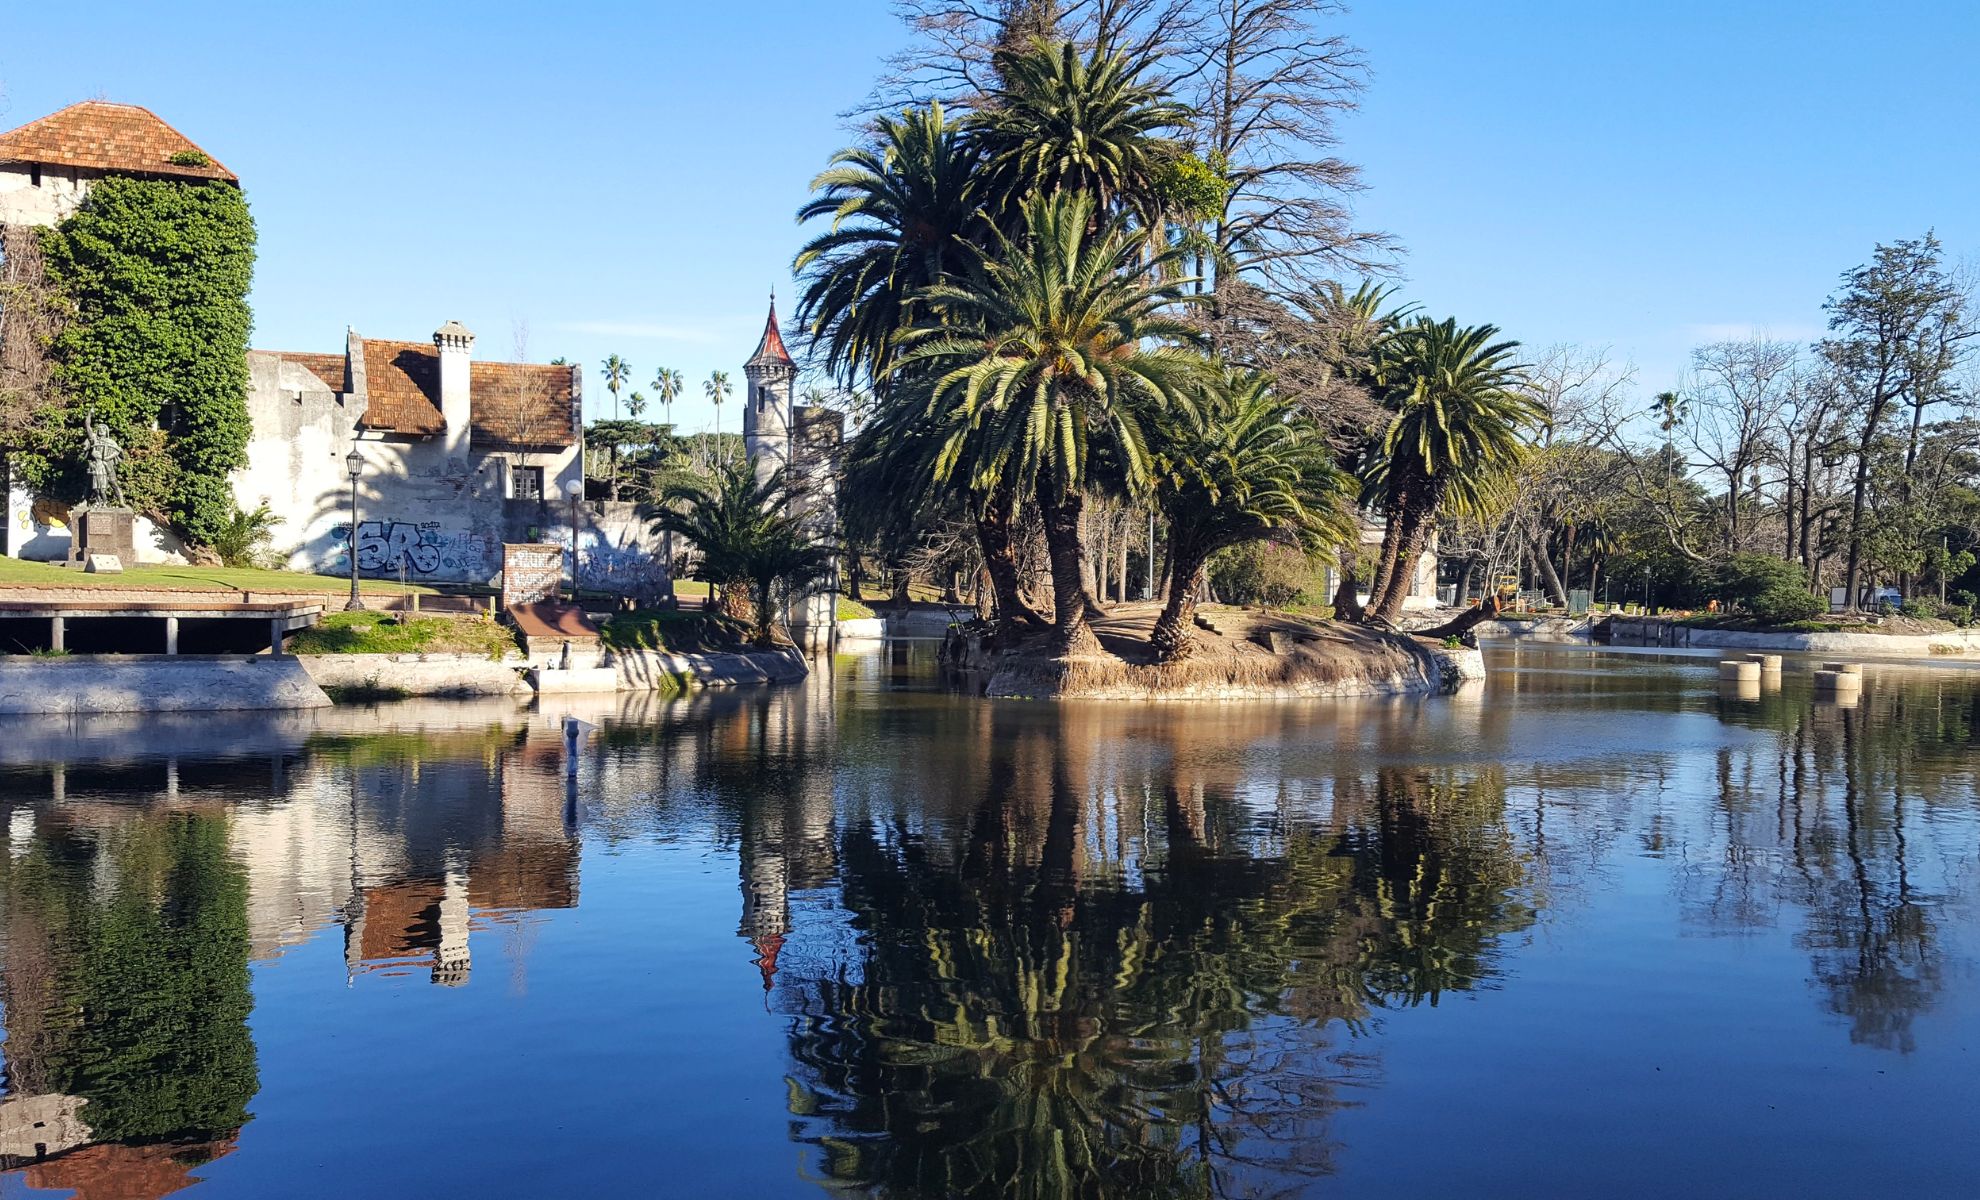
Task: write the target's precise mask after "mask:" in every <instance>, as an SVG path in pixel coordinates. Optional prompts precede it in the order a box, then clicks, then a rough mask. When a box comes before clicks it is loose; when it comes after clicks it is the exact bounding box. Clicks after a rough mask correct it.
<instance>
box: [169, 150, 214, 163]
mask: <svg viewBox="0 0 1980 1200" xmlns="http://www.w3.org/2000/svg"><path fill="white" fill-rule="evenodd" d="M169 161H170V162H171V163H172V165H173V166H178V167H210V166H212V165H213V160H212V159H210V158H208V157H206V155H204V154H201V153H200V152H199V151H197V150H174V151H173V152H172V153H171V155H170V157H169Z"/></svg>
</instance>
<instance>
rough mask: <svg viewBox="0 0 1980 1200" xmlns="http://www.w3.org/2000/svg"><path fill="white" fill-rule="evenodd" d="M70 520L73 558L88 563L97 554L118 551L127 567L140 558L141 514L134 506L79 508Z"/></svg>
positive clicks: (70, 553)
mask: <svg viewBox="0 0 1980 1200" xmlns="http://www.w3.org/2000/svg"><path fill="white" fill-rule="evenodd" d="M69 524H70V528H71V529H72V530H74V532H75V536H74V537H73V538H72V539H70V542H69V561H70V562H77V563H86V562H88V561H89V559H90V556H91V555H93V554H108V555H114V556H116V558H117V561H118V562H120V563H122V564H123V565H124V566H127V567H128V566H132V565H134V564H135V563H136V562H137V514H136V513H134V512H132V511H131V510H130V509H128V508H77V509H75V510H74V511H73V512H72V513H71V514H70V521H69Z"/></svg>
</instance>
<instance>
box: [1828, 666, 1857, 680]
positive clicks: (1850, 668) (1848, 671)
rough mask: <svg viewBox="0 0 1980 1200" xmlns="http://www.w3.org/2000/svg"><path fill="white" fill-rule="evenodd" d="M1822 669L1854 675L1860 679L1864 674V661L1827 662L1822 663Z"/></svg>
mask: <svg viewBox="0 0 1980 1200" xmlns="http://www.w3.org/2000/svg"><path fill="white" fill-rule="evenodd" d="M1822 670H1824V671H1834V672H1835V673H1836V674H1838V675H1854V676H1856V677H1858V678H1859V679H1860V678H1862V676H1863V664H1862V663H1846V662H1825V663H1823V664H1822Z"/></svg>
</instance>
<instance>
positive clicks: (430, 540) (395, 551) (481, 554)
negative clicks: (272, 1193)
mask: <svg viewBox="0 0 1980 1200" xmlns="http://www.w3.org/2000/svg"><path fill="white" fill-rule="evenodd" d="M349 531H350V527H349V526H348V525H344V526H339V527H337V529H336V530H334V531H333V534H332V536H333V537H335V538H336V539H337V540H338V541H341V542H344V543H345V545H346V546H348V545H349ZM491 545H492V543H491V541H490V539H488V538H486V537H482V536H480V535H478V534H473V533H466V532H460V531H455V530H447V529H443V528H442V527H441V526H440V524H439V522H437V521H429V522H426V523H423V524H418V525H415V524H413V523H412V522H410V521H360V522H358V527H357V557H358V570H359V571H371V572H381V573H395V572H398V571H400V570H403V571H405V573H406V574H408V575H436V574H444V575H447V576H449V577H452V576H479V575H480V574H482V573H484V572H485V571H486V570H487V563H488V557H489V550H490V546H491ZM339 557H340V558H342V557H343V556H342V555H339ZM343 561H344V562H346V563H348V562H349V561H350V560H349V559H348V558H344V559H343Z"/></svg>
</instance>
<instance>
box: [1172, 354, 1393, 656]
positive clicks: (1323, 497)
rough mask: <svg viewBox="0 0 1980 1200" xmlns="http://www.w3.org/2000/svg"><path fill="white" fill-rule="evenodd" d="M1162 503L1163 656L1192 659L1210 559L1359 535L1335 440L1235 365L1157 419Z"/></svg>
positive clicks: (1261, 378) (1267, 383)
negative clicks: (1333, 449) (1256, 547)
mask: <svg viewBox="0 0 1980 1200" xmlns="http://www.w3.org/2000/svg"><path fill="white" fill-rule="evenodd" d="M1150 426H1151V434H1152V437H1153V440H1154V442H1155V444H1156V445H1157V447H1158V449H1157V451H1156V455H1155V460H1156V467H1155V473H1156V485H1155V501H1156V503H1157V504H1159V505H1160V506H1161V508H1162V513H1163V516H1164V517H1166V518H1167V521H1168V526H1169V562H1170V564H1171V567H1170V572H1169V596H1168V602H1167V603H1166V604H1165V605H1164V606H1163V608H1162V615H1161V616H1160V617H1159V618H1157V620H1156V622H1155V631H1154V635H1153V638H1152V641H1153V643H1154V646H1155V650H1156V653H1157V654H1158V655H1160V656H1161V657H1162V658H1163V659H1164V660H1173V659H1177V658H1181V657H1183V656H1184V655H1186V654H1187V653H1188V652H1189V651H1190V649H1191V648H1192V646H1193V645H1194V639H1193V637H1192V635H1191V632H1190V626H1191V624H1192V621H1191V619H1192V618H1193V617H1194V616H1195V615H1196V597H1197V594H1198V593H1199V592H1200V591H1201V590H1202V588H1203V576H1204V572H1205V569H1206V566H1207V564H1208V563H1209V561H1210V556H1211V555H1212V554H1215V553H1216V552H1217V551H1219V550H1222V549H1224V548H1225V547H1227V546H1235V545H1238V544H1240V543H1242V542H1249V541H1258V540H1261V539H1264V538H1273V539H1277V540H1281V541H1287V542H1292V543H1294V544H1296V545H1299V546H1301V547H1302V548H1305V549H1317V548H1319V547H1321V546H1324V545H1330V544H1339V543H1340V542H1342V541H1344V540H1346V539H1347V538H1349V537H1351V536H1353V532H1354V530H1355V528H1356V520H1355V516H1354V513H1353V509H1352V499H1353V495H1354V487H1353V477H1352V476H1350V475H1349V474H1348V473H1347V472H1345V471H1343V470H1341V469H1340V468H1339V467H1337V466H1335V465H1334V459H1333V455H1332V454H1331V453H1329V451H1328V448H1327V441H1326V438H1325V437H1324V436H1323V435H1322V433H1321V431H1320V429H1319V428H1318V427H1317V426H1315V425H1314V423H1313V422H1312V421H1311V420H1310V419H1308V418H1306V417H1304V416H1302V415H1301V414H1300V412H1299V408H1298V406H1297V405H1296V404H1295V403H1294V402H1292V401H1291V400H1288V399H1286V398H1284V397H1282V396H1280V395H1278V394H1277V393H1275V392H1274V391H1273V390H1272V384H1271V380H1270V378H1269V377H1268V376H1265V375H1262V374H1259V373H1258V372H1255V371H1231V372H1227V373H1225V374H1224V375H1223V376H1222V377H1221V378H1219V379H1217V380H1214V381H1212V382H1211V383H1210V385H1209V386H1207V387H1205V388H1204V389H1203V391H1202V392H1201V394H1200V395H1199V396H1198V397H1197V398H1196V399H1195V401H1194V402H1193V403H1190V404H1178V405H1176V406H1174V407H1172V408H1170V409H1168V410H1166V411H1164V412H1162V413H1160V414H1158V415H1156V416H1155V417H1154V418H1152V419H1151V421H1150Z"/></svg>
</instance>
